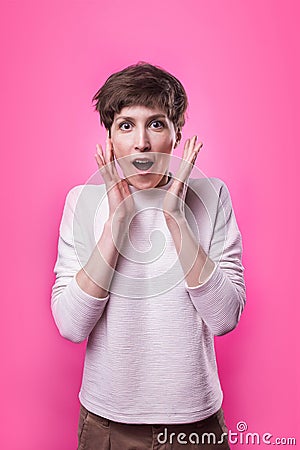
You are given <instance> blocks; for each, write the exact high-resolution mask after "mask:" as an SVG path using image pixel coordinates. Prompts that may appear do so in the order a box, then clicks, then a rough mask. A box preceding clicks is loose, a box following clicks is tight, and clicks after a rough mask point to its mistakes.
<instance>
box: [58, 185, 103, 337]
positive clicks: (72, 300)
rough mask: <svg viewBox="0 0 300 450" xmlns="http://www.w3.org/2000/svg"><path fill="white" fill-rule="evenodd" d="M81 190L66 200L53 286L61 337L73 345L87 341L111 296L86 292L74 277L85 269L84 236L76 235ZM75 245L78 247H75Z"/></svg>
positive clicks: (72, 192)
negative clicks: (81, 253)
mask: <svg viewBox="0 0 300 450" xmlns="http://www.w3.org/2000/svg"><path fill="white" fill-rule="evenodd" d="M77 192H78V187H75V188H73V189H71V190H70V191H69V193H68V195H67V197H66V200H65V205H64V210H63V214H62V219H61V223H60V229H59V238H58V255H57V260H56V263H55V266H54V273H55V274H56V279H55V283H54V285H53V287H52V296H51V309H52V314H53V317H54V320H55V323H56V325H57V327H58V330H59V332H60V334H61V335H62V336H63V337H65V338H66V339H68V340H70V341H73V342H82V341H84V340H85V339H86V338H87V337H88V336H89V334H90V333H91V331H92V329H93V328H94V326H95V325H96V323H97V322H98V320H99V319H100V317H101V315H102V313H103V311H104V308H105V306H106V303H107V301H108V299H109V295H108V296H107V297H105V298H103V299H100V298H96V297H93V296H91V295H89V294H87V293H86V292H84V291H83V290H82V289H81V288H80V287H79V285H78V283H77V281H76V278H75V275H76V274H77V272H78V271H79V270H80V269H82V264H81V263H80V258H79V257H78V249H79V248H80V246H83V245H84V244H83V242H81V237H82V233H80V232H76V236H74V227H73V225H74V220H75V218H74V217H75V207H76V197H77V195H76V194H77ZM75 242H76V245H75Z"/></svg>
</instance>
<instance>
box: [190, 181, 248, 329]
mask: <svg viewBox="0 0 300 450" xmlns="http://www.w3.org/2000/svg"><path fill="white" fill-rule="evenodd" d="M200 226H201V224H200ZM200 244H201V243H200ZM208 256H209V257H210V258H211V259H212V260H213V261H214V262H215V267H214V270H213V272H212V273H211V275H210V277H209V278H208V279H207V280H206V281H205V282H204V283H203V284H201V285H199V286H195V287H189V286H188V285H187V284H186V283H185V287H186V289H187V291H188V293H189V296H190V299H191V300H192V302H193V304H194V306H195V308H196V310H197V311H198V313H199V314H200V316H201V318H202V319H203V321H204V322H205V323H206V325H207V326H208V327H209V328H210V330H211V331H212V333H213V334H214V335H219V336H220V335H223V334H226V333H228V332H229V331H231V330H233V329H234V328H235V327H236V325H237V324H238V322H239V319H240V316H241V313H242V311H243V309H244V306H245V302H246V289H245V283H244V276H243V272H244V267H243V265H242V239H241V234H240V231H239V228H238V225H237V222H236V217H235V214H234V210H233V208H232V202H231V197H230V193H229V191H228V188H227V186H226V185H225V183H222V185H221V187H220V193H219V204H218V210H217V214H216V219H215V223H214V229H213V235H212V239H211V244H210V249H209V254H208Z"/></svg>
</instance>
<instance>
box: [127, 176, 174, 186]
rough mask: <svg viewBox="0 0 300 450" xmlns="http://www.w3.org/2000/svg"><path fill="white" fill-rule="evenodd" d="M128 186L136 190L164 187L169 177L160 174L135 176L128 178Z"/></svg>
mask: <svg viewBox="0 0 300 450" xmlns="http://www.w3.org/2000/svg"><path fill="white" fill-rule="evenodd" d="M126 180H127V182H128V184H130V185H131V186H134V187H135V188H136V189H151V188H155V187H159V186H163V185H164V184H166V183H167V182H168V175H160V174H151V173H147V174H137V175H136V174H135V175H130V176H127V177H126Z"/></svg>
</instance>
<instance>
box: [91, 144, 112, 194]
mask: <svg viewBox="0 0 300 450" xmlns="http://www.w3.org/2000/svg"><path fill="white" fill-rule="evenodd" d="M96 150H97V153H96V154H95V159H96V161H97V164H98V167H99V170H100V173H101V175H102V176H103V179H104V182H105V184H106V185H107V184H108V183H109V184H111V179H112V176H111V174H110V171H109V169H108V165H107V164H106V161H105V158H104V154H103V150H102V147H101V145H100V144H97V145H96Z"/></svg>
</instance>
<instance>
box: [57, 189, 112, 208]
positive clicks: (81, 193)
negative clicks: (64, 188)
mask: <svg viewBox="0 0 300 450" xmlns="http://www.w3.org/2000/svg"><path fill="white" fill-rule="evenodd" d="M105 195H106V189H105V185H104V184H79V185H76V186H73V187H72V188H70V189H69V191H68V192H67V194H66V197H65V204H66V205H69V206H70V207H71V208H73V209H74V208H75V207H78V206H80V205H83V204H85V205H86V206H87V205H92V204H94V203H95V202H99V199H101V198H102V197H103V198H105Z"/></svg>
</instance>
